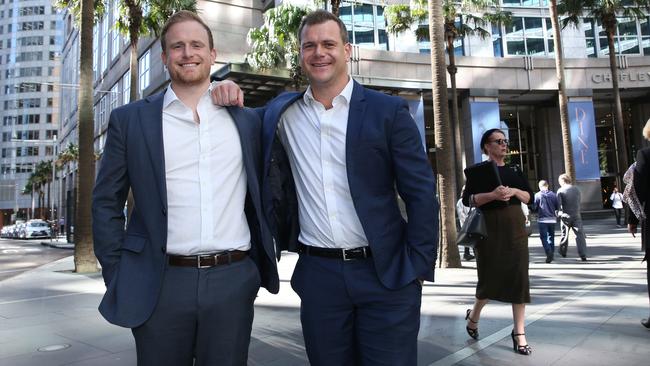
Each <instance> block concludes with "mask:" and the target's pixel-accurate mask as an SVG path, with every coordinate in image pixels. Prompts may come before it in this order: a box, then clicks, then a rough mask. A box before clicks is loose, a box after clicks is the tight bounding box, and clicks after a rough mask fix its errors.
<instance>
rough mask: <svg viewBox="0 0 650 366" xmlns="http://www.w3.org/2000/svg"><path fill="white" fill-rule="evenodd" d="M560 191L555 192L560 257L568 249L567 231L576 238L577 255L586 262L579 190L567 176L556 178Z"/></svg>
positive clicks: (585, 242)
mask: <svg viewBox="0 0 650 366" xmlns="http://www.w3.org/2000/svg"><path fill="white" fill-rule="evenodd" d="M558 182H559V183H560V189H558V190H557V200H558V203H559V205H560V211H559V214H558V216H559V217H560V228H561V230H562V237H561V238H560V250H559V251H560V255H561V256H562V257H566V254H567V250H568V248H569V230H571V231H573V233H574V234H575V236H576V246H577V247H578V255H579V256H580V259H582V261H583V262H585V261H587V238H586V235H585V231H584V229H583V228H582V215H581V213H580V190H579V189H578V187H576V186H574V185H573V184H571V183H572V180H571V178H570V177H569V176H568V175H567V174H561V175H560V176H559V177H558Z"/></svg>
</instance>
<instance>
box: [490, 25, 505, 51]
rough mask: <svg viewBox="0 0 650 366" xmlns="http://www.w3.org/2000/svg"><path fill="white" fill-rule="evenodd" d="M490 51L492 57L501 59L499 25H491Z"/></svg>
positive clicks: (501, 48)
mask: <svg viewBox="0 0 650 366" xmlns="http://www.w3.org/2000/svg"><path fill="white" fill-rule="evenodd" d="M492 49H493V50H494V56H496V57H503V47H501V27H500V26H499V25H496V24H493V25H492Z"/></svg>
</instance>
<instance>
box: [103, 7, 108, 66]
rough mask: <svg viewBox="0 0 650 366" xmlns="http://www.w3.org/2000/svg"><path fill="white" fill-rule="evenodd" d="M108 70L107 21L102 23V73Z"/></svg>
mask: <svg viewBox="0 0 650 366" xmlns="http://www.w3.org/2000/svg"><path fill="white" fill-rule="evenodd" d="M107 68H108V19H104V21H103V22H102V72H104V71H106V69H107Z"/></svg>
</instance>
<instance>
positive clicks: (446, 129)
mask: <svg viewBox="0 0 650 366" xmlns="http://www.w3.org/2000/svg"><path fill="white" fill-rule="evenodd" d="M428 6H429V35H430V37H429V39H430V40H431V83H432V85H431V90H432V94H433V117H434V132H435V142H436V165H437V183H438V196H439V197H440V217H441V226H440V227H441V230H440V265H441V266H442V267H443V268H445V267H460V266H461V264H460V255H459V254H458V246H457V245H456V222H455V219H454V218H455V203H456V172H455V170H454V161H453V160H454V150H453V146H452V144H453V141H452V139H451V126H449V104H448V103H449V99H448V98H447V75H446V71H445V40H444V39H445V38H444V37H445V34H444V33H445V28H444V20H443V16H442V2H441V0H428Z"/></svg>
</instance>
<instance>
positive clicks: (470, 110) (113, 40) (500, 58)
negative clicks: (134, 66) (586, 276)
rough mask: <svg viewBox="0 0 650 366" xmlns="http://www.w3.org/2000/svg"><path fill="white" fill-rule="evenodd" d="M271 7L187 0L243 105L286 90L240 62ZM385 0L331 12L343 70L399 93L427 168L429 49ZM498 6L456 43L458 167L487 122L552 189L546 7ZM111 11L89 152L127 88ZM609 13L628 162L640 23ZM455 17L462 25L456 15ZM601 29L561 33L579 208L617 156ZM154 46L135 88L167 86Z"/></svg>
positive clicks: (647, 57) (639, 75)
mask: <svg viewBox="0 0 650 366" xmlns="http://www.w3.org/2000/svg"><path fill="white" fill-rule="evenodd" d="M280 3H281V2H273V1H260V0H231V1H198V2H197V8H198V10H199V14H200V15H201V16H202V17H203V18H204V19H205V20H206V22H207V23H208V25H209V26H210V28H211V29H212V32H213V35H214V38H215V45H216V49H217V60H216V63H215V65H213V68H212V70H213V71H214V73H213V75H214V76H215V77H221V78H230V79H233V80H235V81H237V82H238V83H239V84H240V85H241V86H242V88H243V89H244V90H245V92H246V98H247V101H248V102H249V103H250V104H252V105H260V104H263V103H264V102H265V101H266V100H268V99H270V98H272V97H273V96H274V95H276V94H277V93H279V92H281V91H282V90H285V89H288V88H291V87H292V81H291V80H290V78H289V74H288V72H286V70H282V69H276V70H258V71H255V70H252V69H251V68H250V67H248V66H247V65H246V64H245V62H244V61H245V56H246V52H248V50H249V48H248V46H247V44H246V34H247V33H248V30H249V29H250V28H251V27H257V26H260V25H261V24H262V14H263V12H264V11H265V10H266V9H268V8H270V7H273V6H278V5H280ZM298 3H301V2H300V1H298ZM303 3H304V1H303ZM385 4H386V2H385V1H381V0H363V1H355V2H346V1H344V2H342V3H341V8H340V17H341V19H342V20H343V21H344V23H345V24H346V26H347V27H348V33H349V38H350V40H351V42H352V43H353V54H352V60H351V62H350V65H349V69H350V73H351V75H352V76H353V77H354V78H355V79H356V80H357V81H359V82H360V83H361V84H363V85H366V86H368V87H371V88H375V89H378V90H382V91H384V92H387V93H391V94H395V95H400V96H403V97H404V98H405V99H407V100H408V101H409V104H410V105H411V107H412V112H413V115H414V116H415V118H416V121H417V122H418V123H419V124H420V125H421V126H422V127H423V135H424V141H425V143H426V147H427V150H428V152H429V154H430V158H431V161H432V162H433V163H434V169H435V148H434V143H433V141H434V140H433V117H432V113H431V112H432V111H431V109H432V101H431V67H430V56H429V53H428V52H429V45H428V43H427V42H422V41H418V40H417V39H416V38H415V36H414V34H413V33H412V32H404V33H402V34H400V35H391V34H388V33H387V32H386V20H385V16H384V10H385V6H386V5H385ZM113 6H114V2H113V1H111V2H109V9H112V7H113ZM502 6H503V9H504V10H508V11H511V12H512V13H513V22H512V23H511V24H510V25H508V26H505V25H499V24H493V25H492V27H491V29H490V36H489V37H487V38H480V37H477V36H469V37H466V38H464V39H459V40H457V41H456V43H455V49H454V53H455V55H456V63H457V67H458V74H457V86H458V105H459V108H460V109H459V115H460V128H459V129H458V131H460V134H461V136H459V140H460V144H459V145H460V146H459V147H460V156H461V159H460V160H461V164H462V166H467V165H470V164H473V163H475V162H477V161H480V160H481V159H484V157H483V156H481V154H480V151H479V149H478V147H477V146H476V145H477V143H478V137H480V134H481V133H482V132H483V131H484V130H485V129H487V128H490V127H499V128H502V129H504V130H507V134H508V138H509V139H510V141H511V144H510V148H511V155H510V157H509V160H510V162H511V163H514V164H517V165H519V166H520V167H521V168H522V170H523V171H524V172H525V173H526V174H527V176H528V178H529V180H530V181H531V184H533V186H535V183H536V181H537V180H539V179H546V180H549V181H550V182H551V184H552V188H557V182H556V180H557V176H558V175H559V174H561V173H563V170H564V161H563V155H562V143H561V132H560V118H559V109H558V106H557V104H558V102H557V80H556V76H555V64H554V59H553V58H554V51H553V42H552V40H553V39H552V31H551V26H550V19H549V11H548V3H547V1H546V0H535V1H533V0H516V1H515V0H503V2H502ZM113 11H114V10H109V12H108V13H109V15H108V16H107V18H105V19H104V20H103V21H102V22H100V23H99V24H97V26H96V33H95V35H96V37H95V45H94V47H93V48H94V51H95V52H94V54H95V55H96V60H95V99H94V100H95V128H96V140H95V143H96V146H95V147H96V149H97V151H99V152H100V153H101V150H102V148H103V144H104V138H105V137H104V136H105V131H106V127H107V123H108V116H109V114H110V110H111V109H112V108H114V107H116V106H119V105H122V104H125V103H126V102H128V91H129V88H130V85H129V83H128V79H129V70H128V58H129V51H128V45H127V44H126V42H125V40H124V39H123V38H121V37H120V36H119V35H116V33H115V31H114V30H113V29H112V28H111V24H113V19H114V18H112V16H113V15H111V14H112V13H113ZM619 20H620V23H619V26H618V30H617V35H616V42H617V43H616V45H617V46H616V47H617V54H618V56H617V59H618V62H619V72H620V74H619V79H620V85H621V95H622V102H623V109H624V121H623V122H624V125H625V131H626V136H625V138H626V140H627V141H628V146H629V150H630V151H628V152H627V153H628V157H629V160H630V161H631V160H632V157H633V154H634V152H635V151H636V150H637V149H638V148H639V147H640V146H641V145H642V144H643V142H642V139H641V137H640V136H641V133H640V131H641V129H642V127H643V124H644V123H645V121H646V120H647V119H648V117H650V103H648V102H647V100H648V94H649V92H650V21H649V19H648V17H647V16H646V17H642V18H641V19H622V18H621V19H619ZM458 21H459V22H462V21H463V19H462V17H461V18H459V19H458ZM426 26H427V25H426V24H421V25H416V26H414V27H426ZM604 37H605V35H604V33H603V31H602V27H601V26H600V25H599V24H598V22H597V21H595V20H594V19H590V18H584V19H582V22H581V24H580V25H579V26H578V27H568V28H566V29H564V30H563V31H562V43H563V50H564V54H565V58H566V78H567V91H568V95H569V103H570V104H569V109H570V115H571V116H572V117H571V119H572V126H574V132H573V133H572V139H573V140H574V150H575V151H574V156H576V159H578V160H577V161H576V165H577V166H578V172H577V180H578V183H577V184H578V185H579V186H580V187H581V189H582V191H583V208H585V209H601V208H603V207H605V206H606V205H607V202H606V200H605V199H604V197H605V196H606V195H607V192H609V191H610V190H611V188H612V187H613V185H614V184H616V171H617V170H618V167H617V166H616V161H617V160H616V154H618V153H621V152H620V151H618V150H617V149H615V147H614V141H615V135H614V134H615V131H614V113H613V100H612V91H611V77H612V76H611V73H610V70H609V60H608V57H607V48H606V40H605V38H604ZM160 51H161V50H160V46H159V43H158V42H157V41H155V40H153V39H143V40H141V41H140V44H139V59H140V67H139V70H138V82H139V85H138V90H139V92H140V95H141V96H147V95H151V94H153V93H156V92H159V91H161V90H163V89H164V87H165V86H166V85H167V83H168V75H167V73H166V71H165V70H164V67H163V64H162V62H161V60H160ZM448 85H449V82H448ZM64 99H67V98H64ZM62 118H65V117H64V116H62ZM62 121H64V119H62ZM64 124H65V122H62V125H64ZM63 135H66V133H64V134H63Z"/></svg>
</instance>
